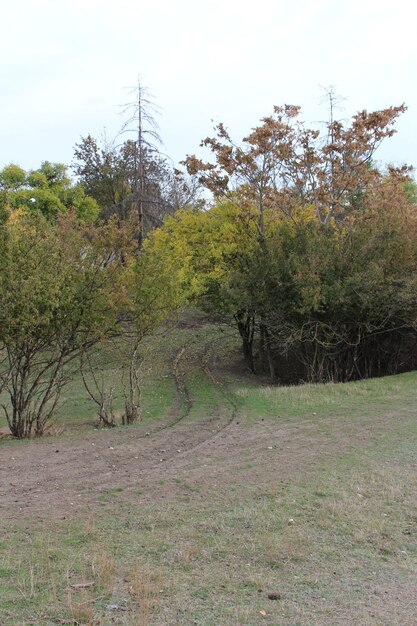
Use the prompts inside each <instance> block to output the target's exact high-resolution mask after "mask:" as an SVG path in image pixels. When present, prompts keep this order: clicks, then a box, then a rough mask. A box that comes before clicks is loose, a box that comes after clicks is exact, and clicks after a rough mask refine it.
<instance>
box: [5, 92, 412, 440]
mask: <svg viewBox="0 0 417 626" xmlns="http://www.w3.org/2000/svg"><path fill="white" fill-rule="evenodd" d="M135 93H136V100H135V103H134V107H133V114H132V117H131V118H130V120H129V124H133V130H134V135H133V138H132V136H130V138H128V139H127V140H126V141H123V142H121V143H119V144H117V145H116V144H112V145H110V146H109V145H107V144H106V143H104V144H103V143H101V144H100V142H99V141H98V140H96V139H94V138H92V137H91V136H88V137H87V138H82V139H81V142H80V143H79V144H78V145H77V146H76V148H75V163H74V164H73V170H74V172H75V173H76V175H77V182H76V183H73V182H72V181H71V179H70V177H69V176H68V169H67V168H66V167H65V166H63V165H57V164H51V163H48V162H45V163H43V164H42V166H41V167H40V168H39V169H38V170H35V171H31V172H24V171H23V170H22V169H21V168H19V167H18V166H16V165H9V166H7V167H5V168H4V169H3V170H2V171H1V172H0V393H1V396H0V397H1V398H2V410H3V412H4V415H5V417H6V419H7V422H8V424H9V428H10V431H11V433H12V434H13V435H14V436H15V437H28V436H31V435H32V434H37V435H41V434H42V433H43V432H44V431H45V428H46V427H47V425H48V424H49V422H50V421H51V419H52V418H53V416H54V414H55V411H56V407H57V405H58V402H59V400H60V396H61V392H62V389H63V388H64V386H65V384H66V383H67V382H68V381H69V380H71V378H72V377H73V376H74V375H75V373H76V372H77V375H79V373H80V372H81V376H82V378H83V380H84V382H85V386H86V390H87V392H88V393H89V395H90V397H91V398H92V399H93V400H94V401H95V402H96V405H97V412H98V418H99V421H100V423H101V424H102V425H106V426H113V425H114V424H115V423H116V416H115V413H114V411H113V406H112V391H111V390H106V389H105V388H104V387H100V386H99V385H97V384H96V385H95V387H94V383H95V382H97V380H96V377H95V372H94V363H93V360H92V359H91V358H90V355H91V350H92V349H93V348H94V346H97V345H100V343H103V342H108V341H113V340H116V341H121V340H123V346H124V351H125V353H126V354H125V357H126V358H125V360H124V363H125V365H124V367H125V368H126V376H125V378H124V379H125V380H126V381H127V383H126V386H125V389H124V390H123V395H124V400H125V402H124V410H123V412H122V415H121V416H120V421H121V423H123V424H128V423H131V422H132V421H134V420H135V419H138V418H139V417H140V374H139V363H140V345H141V341H142V340H143V338H144V336H146V335H149V334H150V333H152V332H153V330H154V329H155V328H156V327H157V326H158V325H159V324H161V322H163V321H164V320H166V319H169V318H170V316H171V317H172V315H173V313H174V312H176V311H179V310H180V309H181V307H183V306H186V305H187V304H198V305H199V306H202V307H204V308H205V310H206V311H207V312H208V313H210V315H212V317H213V319H215V320H217V321H219V322H220V323H229V324H233V325H234V326H235V327H236V329H237V330H238V332H239V334H240V337H241V340H242V350H243V356H244V359H245V362H246V364H247V366H248V368H249V369H250V370H251V371H252V372H255V373H267V374H268V375H269V377H270V379H271V380H273V381H277V382H290V383H298V382H303V381H310V382H328V381H348V380H352V379H357V378H364V377H369V376H378V375H383V374H392V373H397V372H401V371H405V370H408V369H412V368H414V367H415V366H416V360H417V353H416V340H417V332H416V329H417V315H416V313H417V301H416V293H417V291H416V286H417V285H416V283H417V272H416V260H417V246H416V243H417V238H416V234H417V233H416V199H417V194H416V186H415V184H414V182H413V179H412V178H411V172H410V169H409V168H407V167H401V168H393V167H391V168H387V169H385V170H383V169H381V168H379V167H377V165H376V164H375V161H374V153H375V150H376V149H377V147H378V146H379V144H380V143H381V142H382V141H383V140H384V139H386V138H388V137H390V136H391V135H392V134H393V132H394V130H393V125H394V123H395V120H396V118H397V117H398V115H400V114H401V113H402V112H403V111H404V107H391V108H389V109H386V110H384V111H377V112H373V113H368V112H366V111H363V112H361V113H358V114H357V115H356V116H354V117H353V118H352V120H351V121H350V123H348V124H343V123H342V122H339V121H335V120H334V119H333V116H332V115H331V117H330V120H329V122H328V123H327V124H326V125H325V126H324V127H323V128H322V131H321V132H319V131H318V130H317V129H309V128H307V127H306V126H305V125H304V123H303V122H302V121H301V119H300V110H299V108H298V107H293V106H285V107H275V108H274V111H273V114H272V115H271V116H269V117H267V118H265V119H263V120H262V121H261V124H260V126H258V127H257V128H255V129H253V130H252V131H251V133H250V134H249V135H248V136H247V137H245V138H244V139H243V140H242V142H241V143H239V144H235V143H234V142H233V141H232V139H231V137H230V136H229V134H228V132H227V130H226V128H225V127H224V126H223V125H222V124H220V125H219V126H218V127H217V134H216V136H215V137H213V138H208V139H206V140H205V141H203V146H205V147H206V148H208V149H209V150H210V151H211V154H212V158H211V160H208V161H203V160H200V159H198V158H197V157H195V156H189V157H187V159H186V160H185V161H184V165H185V166H186V169H187V172H188V173H187V175H186V174H181V173H179V172H178V171H176V170H175V169H174V168H173V167H172V166H171V165H170V163H169V161H168V160H167V159H166V158H164V157H163V156H162V155H161V154H160V152H159V150H158V149H157V145H156V144H155V141H157V139H158V137H157V134H156V130H155V125H154V124H153V122H152V120H153V118H152V116H151V115H150V114H149V110H148V109H147V108H146V107H147V106H148V104H149V103H148V100H147V98H146V97H145V96H146V94H144V92H143V91H141V89H140V88H139V89H138V90H137V91H136V92H135ZM330 104H332V99H331V98H330ZM145 113H146V115H145ZM146 120H147V121H148V125H146V123H145V122H146ZM202 188H203V189H204V188H205V189H207V190H209V191H210V192H211V194H212V195H213V202H212V203H211V205H210V206H207V203H206V202H202V201H201V199H200V198H201V194H200V190H201V189H202ZM93 387H94V388H93Z"/></svg>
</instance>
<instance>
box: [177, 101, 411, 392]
mask: <svg viewBox="0 0 417 626" xmlns="http://www.w3.org/2000/svg"><path fill="white" fill-rule="evenodd" d="M403 110H404V107H391V108H390V109H386V110H384V111H377V112H373V113H368V112H366V111H363V112H361V113H358V114H357V115H356V116H354V117H353V119H352V121H351V123H350V124H349V125H347V126H345V125H344V124H342V123H341V122H338V121H334V120H332V119H331V120H330V121H329V123H328V124H327V125H326V127H325V132H324V135H323V137H321V135H320V132H319V131H318V130H312V129H307V128H305V126H304V124H303V123H302V122H301V121H300V119H299V113H300V111H299V108H298V107H290V106H286V107H275V109H274V114H273V115H272V116H270V117H268V118H265V119H264V120H262V124H261V126H259V127H258V128H256V129H254V130H253V131H252V132H251V134H250V135H248V137H246V138H245V139H244V140H243V144H242V145H241V146H237V145H235V144H234V143H233V141H232V140H231V138H230V136H229V134H228V132H227V131H226V129H225V128H224V126H223V125H221V124H220V125H219V126H218V128H217V131H218V132H217V137H215V138H209V139H206V140H205V141H204V142H203V145H205V146H208V147H209V148H210V149H211V151H212V152H213V155H214V157H215V162H203V161H201V160H199V159H197V158H196V157H195V156H192V157H188V159H187V160H186V164H187V167H188V169H189V171H190V173H193V174H199V175H200V180H201V182H202V183H203V184H205V185H206V186H207V187H208V188H209V189H210V190H211V191H212V192H213V193H214V194H215V196H216V198H217V201H218V203H220V204H219V208H218V209H216V210H217V211H221V214H222V221H223V225H224V223H225V222H226V223H227V224H230V223H233V222H235V224H236V228H237V229H238V231H239V234H238V235H237V237H238V239H239V238H240V243H237V244H236V249H235V250H234V251H233V253H232V254H229V252H230V250H229V251H228V250H227V248H225V246H224V242H222V244H221V245H220V249H221V251H222V253H220V252H218V253H217V254H218V255H219V254H220V256H222V254H224V255H226V260H225V265H226V267H225V270H224V271H222V272H221V278H220V279H219V278H216V277H215V276H214V277H213V272H212V271H211V270H210V271H209V272H207V267H205V266H207V264H208V267H209V268H210V265H211V263H214V264H215V265H216V262H215V258H214V257H212V259H211V262H210V261H209V262H207V252H206V254H205V255H203V256H202V257H201V258H200V257H199V255H198V252H196V251H195V245H194V244H191V250H190V252H191V257H192V258H194V259H196V265H195V272H196V274H197V275H198V274H199V273H200V274H202V275H203V276H204V279H203V283H204V288H203V289H202V290H201V294H200V295H201V296H202V298H201V301H202V302H203V303H205V304H206V306H208V308H210V309H211V310H212V311H215V312H216V314H217V315H220V316H223V318H224V319H227V317H229V318H230V317H232V318H233V319H234V322H235V324H236V326H237V328H238V330H239V333H240V335H241V337H242V344H243V352H244V355H245V359H246V361H247V363H248V365H249V367H250V368H251V369H252V370H253V371H255V370H256V369H258V370H264V371H268V372H269V374H270V376H271V378H272V379H276V378H278V379H280V380H285V381H291V382H294V381H300V380H305V381H306V380H308V381H330V380H332V381H347V380H352V379H354V378H362V377H366V376H374V375H382V374H386V373H395V372H400V371H404V370H406V369H410V368H413V367H415V365H416V319H417V307H416V297H415V293H416V289H415V287H416V278H417V273H416V270H417V267H416V253H417V238H416V206H415V197H414V191H413V190H414V185H413V182H412V180H411V179H410V176H409V168H407V167H402V168H399V169H395V168H389V169H388V170H387V171H385V172H384V171H381V170H380V169H379V168H378V167H376V165H375V163H374V162H373V160H372V157H373V155H374V152H375V150H376V148H377V146H378V145H379V144H380V143H381V141H383V140H384V139H385V138H387V137H390V136H391V135H392V134H393V132H394V130H393V123H394V122H395V119H396V118H397V116H398V115H399V114H400V113H401V112H402V111H403ZM224 198H228V199H229V200H228V201H229V207H228V208H224V205H223V208H222V205H221V202H222V199H224ZM230 203H232V206H233V207H234V217H231V214H230ZM203 221H205V223H206V226H205V227H206V228H207V224H208V223H209V222H210V221H211V222H212V221H213V220H212V219H211V218H206V219H205V220H204V219H203ZM196 222H198V223H196V224H195V227H194V228H195V229H197V230H201V223H200V222H199V219H198V218H196ZM170 227H171V228H173V227H172V225H171V226H170ZM219 227H220V228H221V226H220V225H219ZM178 228H180V227H178V226H177V229H178ZM191 230H192V229H191ZM192 237H195V235H191V239H190V241H192ZM207 237H208V238H210V233H209V232H207ZM217 237H218V236H217ZM237 241H238V240H237ZM207 250H209V252H208V256H209V257H210V248H208V247H207V246H206V251H207ZM228 255H229V256H228ZM222 259H223V260H224V259H225V257H222ZM222 262H223V261H222ZM221 267H222V265H221Z"/></svg>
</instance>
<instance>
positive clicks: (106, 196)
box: [74, 80, 200, 248]
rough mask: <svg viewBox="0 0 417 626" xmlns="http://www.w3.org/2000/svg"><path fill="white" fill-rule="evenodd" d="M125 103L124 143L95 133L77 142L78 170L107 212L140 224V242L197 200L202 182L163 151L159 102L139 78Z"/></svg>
mask: <svg viewBox="0 0 417 626" xmlns="http://www.w3.org/2000/svg"><path fill="white" fill-rule="evenodd" d="M130 94H131V95H132V101H131V102H130V103H128V104H126V105H125V106H124V110H123V113H124V114H125V115H126V116H127V120H126V122H125V123H124V124H123V127H122V129H121V131H120V133H119V137H120V136H127V137H128V138H127V139H126V140H125V141H123V142H122V143H117V138H116V139H115V140H114V141H113V142H107V140H106V139H104V141H103V142H99V141H97V140H96V139H94V138H93V137H91V136H90V135H88V136H87V137H84V138H83V137H82V138H81V142H80V143H79V144H76V146H75V159H76V163H75V165H74V171H75V173H76V175H77V176H78V177H79V180H80V181H81V182H82V184H83V185H84V187H85V189H86V191H87V193H88V194H89V195H91V196H92V197H93V198H95V199H96V200H97V202H98V203H99V205H100V208H101V212H102V216H103V217H105V218H107V217H109V216H110V215H117V216H118V217H119V218H120V219H122V220H130V221H131V222H132V223H135V224H136V239H137V241H138V247H139V248H141V246H142V243H143V240H144V237H145V236H146V234H147V233H149V232H150V231H151V230H152V229H154V228H156V227H158V226H160V225H161V224H162V222H163V220H164V218H165V217H166V216H167V215H170V214H172V213H173V212H175V210H177V209H178V208H180V207H183V206H185V205H187V204H191V203H195V202H198V200H199V191H200V188H199V185H198V184H197V181H196V179H195V178H193V177H187V176H185V175H184V174H183V173H181V172H179V171H178V170H176V169H175V168H173V167H172V165H171V164H170V162H169V159H167V158H166V157H165V156H164V155H162V154H161V151H160V146H161V144H162V141H161V139H160V137H159V134H158V126H157V123H156V115H157V112H158V110H157V107H156V105H155V104H154V101H153V98H152V96H151V94H150V93H149V91H148V90H147V89H146V88H145V87H144V86H143V85H142V84H141V82H140V81H139V80H138V83H137V85H136V87H135V88H134V89H133V90H132V91H131V92H130Z"/></svg>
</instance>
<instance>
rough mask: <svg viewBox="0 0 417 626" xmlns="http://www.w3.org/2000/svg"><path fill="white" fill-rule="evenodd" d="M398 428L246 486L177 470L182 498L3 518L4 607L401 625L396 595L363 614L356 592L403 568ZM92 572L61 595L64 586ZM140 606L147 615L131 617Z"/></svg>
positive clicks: (404, 462)
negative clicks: (16, 523) (10, 521)
mask: <svg viewBox="0 0 417 626" xmlns="http://www.w3.org/2000/svg"><path fill="white" fill-rule="evenodd" d="M410 434H411V433H410V431H409V430H407V431H406V432H405V433H399V434H397V436H396V437H394V439H393V440H392V441H391V444H390V446H387V441H386V440H384V441H383V442H381V441H379V442H378V443H377V444H375V445H373V446H372V447H371V448H369V449H368V454H367V458H366V459H365V461H364V459H363V456H362V453H361V452H360V451H358V452H357V453H354V454H350V455H335V456H333V457H332V459H328V460H327V461H326V462H324V463H321V464H320V465H319V466H318V467H316V468H315V469H314V471H313V472H312V473H311V474H310V475H309V476H308V477H305V478H304V479H299V480H296V481H286V480H285V479H282V477H273V478H272V480H270V481H269V484H268V485H267V486H266V487H265V486H264V485H263V486H262V488H254V487H245V485H244V480H243V477H242V476H241V477H240V480H238V483H239V484H238V485H236V484H233V482H232V481H231V484H230V485H229V488H228V490H227V492H222V491H221V490H216V489H213V490H212V491H211V492H210V497H209V498H207V497H205V498H203V499H202V498H201V497H199V493H198V490H194V489H193V488H192V486H189V485H188V484H187V483H186V482H185V481H183V480H182V479H179V480H178V481H176V482H177V484H180V485H181V486H182V487H183V488H184V489H186V490H187V491H189V492H190V494H191V496H193V498H192V499H191V500H187V501H185V500H184V499H183V498H182V497H180V496H177V497H176V498H173V499H171V500H170V502H169V505H167V504H166V503H164V502H163V501H161V500H158V499H157V498H156V499H155V501H154V502H153V503H152V504H148V505H146V506H143V505H141V506H137V505H135V504H134V502H129V503H126V502H118V503H117V508H116V509H115V508H114V506H115V505H113V504H112V503H111V501H109V504H108V507H107V509H105V510H104V511H102V512H100V513H98V514H97V515H95V516H94V517H91V516H87V517H86V518H85V519H84V520H82V521H79V522H73V523H70V524H67V523H63V522H59V523H54V524H47V525H46V527H44V528H42V529H35V530H30V531H29V530H27V529H26V530H23V529H19V528H16V529H14V530H11V529H9V530H8V531H7V533H6V536H5V537H4V540H3V542H2V546H1V548H0V593H1V598H2V619H3V620H4V623H5V624H6V625H7V626H9V625H12V624H13V625H16V626H17V624H19V625H20V626H25V625H26V624H30V623H33V621H31V620H33V618H34V619H35V623H37V624H45V625H46V624H54V623H58V621H59V620H67V621H64V622H62V621H60V622H59V623H66V624H70V623H72V622H71V621H70V619H72V616H73V615H77V611H79V612H81V609H83V608H84V609H85V615H87V609H89V610H91V612H92V613H93V614H94V615H95V619H100V620H101V621H100V622H99V623H100V624H110V623H111V622H110V617H109V611H108V609H107V608H106V607H108V605H109V604H116V605H120V606H123V607H124V608H126V611H125V612H123V614H121V615H120V616H119V618H120V619H121V620H122V621H121V622H119V623H123V624H137V623H149V624H168V623H178V624H200V625H204V626H215V625H216V624H219V623H220V624H226V625H228V624H249V625H253V624H256V623H258V621H259V620H260V619H261V617H262V618H263V621H262V622H259V623H263V624H269V625H276V624H303V625H306V624H313V623H317V624H342V623H355V624H362V623H368V624H380V623H381V624H396V623H398V624H400V623H403V624H407V623H410V624H411V623H412V621H409V622H404V621H403V622H401V621H395V619H396V618H395V611H397V610H398V607H397V608H396V607H395V606H393V607H392V610H391V609H390V608H389V606H387V605H385V610H386V611H387V614H386V617H385V618H384V620H383V621H378V619H377V618H376V619H375V620H374V621H373V620H372V616H371V617H370V614H369V611H368V609H369V607H367V606H362V605H361V594H362V593H363V587H364V586H365V588H366V587H371V588H372V589H373V591H374V593H375V594H376V596H375V602H376V603H377V601H380V595H382V599H384V598H383V594H384V593H385V592H386V591H388V592H389V593H390V590H391V587H392V585H394V586H395V590H397V593H399V590H401V588H402V586H405V587H407V585H411V584H412V581H413V580H414V578H413V577H414V568H415V563H416V557H417V549H416V544H415V540H414V536H413V533H414V532H415V530H416V524H417V509H416V502H415V498H414V496H415V485H413V481H412V478H413V472H412V468H410V466H409V459H410V455H411V456H413V455H414V456H415V447H414V445H413V441H412V440H411V438H410ZM415 434H416V433H415V429H414V435H415ZM404 435H406V437H404ZM113 491H116V490H113ZM90 582H93V583H94V586H93V587H92V588H87V589H85V590H84V591H83V592H81V591H75V590H73V591H72V596H71V599H70V600H69V599H68V585H70V584H74V585H79V584H83V583H90ZM132 585H135V586H136V587H135V588H137V589H136V591H135V593H129V591H128V589H129V588H130V587H131V586H132ZM269 593H276V594H279V596H280V597H279V600H278V601H271V600H269V599H268V594H269ZM354 599H356V602H357V604H356V605H355V607H354V611H353V614H354V615H355V616H356V618H354V621H350V622H349V621H345V622H344V621H343V619H342V618H341V617H340V616H339V617H338V611H341V612H342V614H343V611H348V612H349V611H352V607H350V608H349V607H348V606H347V603H348V601H353V600H354ZM141 606H142V607H143V606H145V607H146V611H148V612H149V615H148V617H146V615H144V616H143V619H144V621H143V622H140V621H134V620H139V618H140V616H141V615H142V613H141V610H142V609H141V608H140V607H141ZM260 611H265V612H266V615H265V616H261V614H260ZM332 615H333V617H331V616H332ZM402 615H404V613H402ZM106 616H107V617H106ZM329 616H330V618H329ZM74 619H75V618H74ZM399 619H400V618H399ZM411 619H412V618H411V616H410V620H411ZM36 620H38V621H36ZM54 620H56V621H54ZM106 620H107V621H106ZM129 620H131V621H129ZM146 620H149V621H146ZM170 620H171V621H170ZM172 620H174V621H172ZM175 620H176V621H175ZM366 620H368V621H366ZM390 620H391V621H390ZM81 623H89V622H88V621H86V622H82V621H81Z"/></svg>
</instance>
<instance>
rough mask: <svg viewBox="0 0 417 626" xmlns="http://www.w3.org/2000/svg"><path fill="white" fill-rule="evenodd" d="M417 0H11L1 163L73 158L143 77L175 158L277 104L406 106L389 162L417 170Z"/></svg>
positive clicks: (311, 116)
mask: <svg viewBox="0 0 417 626" xmlns="http://www.w3.org/2000/svg"><path fill="white" fill-rule="evenodd" d="M416 23H417V3H416V2H415V1H414V0H397V1H396V2H395V1H393V0H389V1H388V0H350V1H341V0H257V1H253V0H251V1H249V0H151V1H150V2H149V1H147V2H144V1H141V0H20V1H19V0H14V2H13V3H12V2H6V0H3V2H2V11H1V22H0V47H1V59H2V63H1V66H0V67H1V69H0V72H1V76H0V93H1V117H0V134H1V141H0V167H3V166H4V165H6V164H7V163H10V162H14V163H18V164H20V165H21V166H22V167H24V168H27V169H29V168H37V167H39V165H40V163H41V162H42V161H44V160H49V161H58V162H63V163H70V162H71V161H72V158H73V148H74V144H75V143H76V142H78V141H79V138H80V136H86V135H87V134H88V133H90V134H92V135H93V136H99V135H100V134H101V133H102V132H103V130H104V129H106V133H107V135H108V136H109V137H113V136H114V135H115V134H116V133H117V131H118V130H119V128H120V126H121V125H122V123H123V118H122V116H121V115H120V105H122V104H123V103H125V102H126V101H128V100H129V97H128V95H127V91H126V87H129V86H132V85H134V84H135V82H136V79H137V76H138V74H140V75H141V77H142V81H143V83H144V84H145V85H146V86H147V87H148V88H149V89H150V90H151V91H152V92H153V94H154V96H155V99H156V101H157V103H158V104H159V106H160V107H161V116H160V118H159V125H160V134H161V136H162V138H163V140H164V144H165V151H166V152H167V153H168V154H169V155H170V156H171V157H172V158H173V159H174V161H175V162H178V161H179V160H181V159H183V158H184V157H185V155H186V154H187V153H193V152H196V151H198V144H199V142H200V140H201V139H202V138H203V137H206V136H207V135H209V134H211V129H212V127H213V123H216V122H219V121H223V122H224V123H225V124H226V126H227V127H228V128H229V129H230V130H231V132H232V134H233V136H234V137H235V138H236V139H240V138H241V137H242V136H244V135H245V134H246V133H247V131H248V130H249V129H250V128H252V127H253V126H256V125H257V122H258V120H259V119H260V118H261V117H263V116H265V115H268V114H269V113H270V112H271V111H272V107H273V105H274V104H284V103H288V104H299V105H301V106H302V108H303V111H304V117H305V119H306V120H307V121H309V122H315V121H317V120H323V119H325V118H326V107H325V105H323V104H322V105H320V101H321V100H322V96H323V92H322V89H321V87H320V86H329V85H334V86H335V89H336V91H337V93H338V94H340V95H343V96H345V98H346V101H345V102H344V110H343V111H340V113H339V114H340V116H341V117H349V116H350V115H352V114H353V113H355V112H356V111H358V110H360V109H364V108H366V109H368V110H375V109H381V108H385V107H388V106H390V105H392V104H395V105H397V104H401V103H402V102H405V103H406V104H407V105H408V107H409V108H408V111H407V112H406V113H405V114H404V115H403V117H402V119H401V120H400V121H399V122H398V125H397V130H398V134H397V135H396V136H395V137H394V138H393V139H391V140H387V143H386V145H385V146H384V147H383V148H381V150H380V152H379V154H378V156H379V158H380V159H381V160H383V161H385V162H393V163H396V164H398V163H402V162H407V163H411V164H413V165H417V142H416V137H417V81H416V74H417V37H416Z"/></svg>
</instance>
